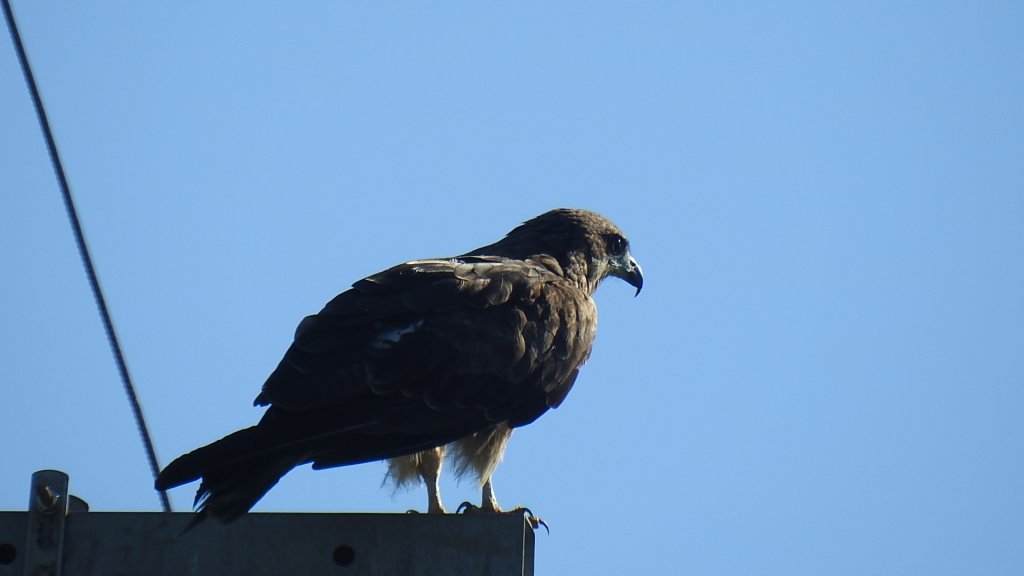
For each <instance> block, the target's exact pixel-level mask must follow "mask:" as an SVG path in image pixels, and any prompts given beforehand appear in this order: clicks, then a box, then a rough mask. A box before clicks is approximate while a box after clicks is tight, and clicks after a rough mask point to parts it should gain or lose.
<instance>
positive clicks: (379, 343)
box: [370, 320, 423, 350]
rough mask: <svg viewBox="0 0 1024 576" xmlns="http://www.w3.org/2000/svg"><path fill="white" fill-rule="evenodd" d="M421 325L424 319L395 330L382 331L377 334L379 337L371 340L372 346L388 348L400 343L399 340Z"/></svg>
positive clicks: (380, 348)
mask: <svg viewBox="0 0 1024 576" xmlns="http://www.w3.org/2000/svg"><path fill="white" fill-rule="evenodd" d="M421 326H423V320H417V321H416V322H415V323H414V324H410V325H409V326H406V327H405V328H395V329H393V330H388V331H387V332H381V333H380V334H377V337H376V338H374V339H373V341H371V342H370V347H371V348H376V349H377V350H387V349H389V348H391V347H393V346H394V345H395V344H398V341H399V340H401V339H402V336H405V335H406V334H411V333H413V332H415V331H416V330H417V329H419V328H420V327H421Z"/></svg>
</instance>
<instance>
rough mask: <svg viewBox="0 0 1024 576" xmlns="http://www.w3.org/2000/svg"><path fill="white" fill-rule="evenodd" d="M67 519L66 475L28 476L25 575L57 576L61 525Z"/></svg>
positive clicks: (46, 472)
mask: <svg viewBox="0 0 1024 576" xmlns="http://www.w3.org/2000/svg"><path fill="white" fill-rule="evenodd" d="M67 516H68V475H67V474H65V473H63V472H58V471H57V470H40V471H39V472H36V473H35V474H33V475H32V490H31V495H30V496H29V505H28V538H27V539H26V543H25V576H60V575H61V563H62V561H63V558H64V525H65V522H66V520H67Z"/></svg>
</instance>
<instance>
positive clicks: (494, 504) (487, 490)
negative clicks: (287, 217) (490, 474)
mask: <svg viewBox="0 0 1024 576" xmlns="http://www.w3.org/2000/svg"><path fill="white" fill-rule="evenodd" d="M480 510H481V511H482V512H502V511H503V510H502V509H501V506H498V499H497V498H495V497H494V485H493V484H491V479H490V478H488V479H487V481H486V482H484V485H483V488H481V489H480Z"/></svg>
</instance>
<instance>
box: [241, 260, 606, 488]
mask: <svg viewBox="0 0 1024 576" xmlns="http://www.w3.org/2000/svg"><path fill="white" fill-rule="evenodd" d="M595 324H596V318H595V309H594V306H593V302H592V300H591V299H590V298H589V297H588V296H587V295H585V294H583V293H582V292H580V291H579V290H577V289H575V288H574V287H573V286H571V285H570V284H568V283H567V282H566V281H565V280H564V279H563V278H561V277H560V276H558V275H556V274H554V273H553V272H552V271H551V270H550V269H549V268H548V267H546V266H544V265H543V263H541V262H536V261H525V262H524V261H518V260H505V259H499V258H488V257H472V258H465V259H461V260H421V261H415V262H409V263H406V264H402V265H399V266H396V267H394V268H391V269H389V270H387V271H385V272H382V273H380V274H377V275H374V276H371V277H369V278H366V279H364V280H361V281H360V282H358V283H356V284H355V285H354V286H353V288H352V289H351V290H348V291H346V292H344V293H342V294H340V295H339V296H337V297H336V298H335V299H334V300H332V301H331V302H330V303H328V304H327V306H326V307H324V309H323V310H322V311H321V312H320V313H319V314H317V315H315V316H310V317H307V318H306V319H305V320H303V321H302V323H301V324H300V325H299V328H298V330H297V332H296V336H295V342H294V343H293V344H292V346H291V348H290V349H289V350H288V352H287V353H286V354H285V357H284V359H283V360H282V361H281V363H280V365H279V366H278V367H277V369H276V370H275V371H274V372H273V374H271V376H270V378H269V379H268V380H267V382H266V384H265V385H264V388H263V391H262V393H261V394H260V395H259V396H258V397H257V399H256V401H257V403H258V404H270V405H271V409H270V411H268V415H267V416H268V417H270V418H277V419H283V420H296V421H301V424H300V427H302V428H308V427H310V426H311V422H315V423H317V425H316V426H313V427H312V428H310V434H311V436H314V437H315V436H321V435H324V434H326V436H324V437H323V441H322V442H319V441H314V442H311V443H310V444H312V445H310V446H308V448H310V454H309V457H308V459H309V460H312V461H314V463H315V466H316V467H318V468H320V467H329V466H338V465H344V464H350V463H354V462H359V461H365V460H374V459H379V458H387V457H393V456H396V455H399V454H405V453H409V452H412V451H416V450H421V449H423V448H425V447H428V446H433V445H439V444H444V443H447V442H450V441H452V440H455V439H457V438H460V437H463V436H466V435H468V434H471V433H473V432H475V431H478V430H480V429H482V428H484V427H487V426H489V425H491V424H493V423H495V422H501V421H509V422H510V423H511V424H512V425H513V426H516V425H522V424H525V423H528V422H531V421H533V420H534V419H536V418H537V417H538V416H540V415H541V414H542V413H543V412H545V411H546V410H547V409H548V408H550V407H552V406H554V405H557V404H558V403H559V402H560V401H561V399H562V398H564V396H565V394H566V393H567V392H568V388H569V387H570V386H571V385H572V381H573V380H574V379H575V373H576V370H577V369H578V367H579V366H580V365H581V364H582V363H583V362H584V361H585V360H586V358H587V355H588V354H589V351H590V346H591V344H592V342H593V337H594V331H595ZM333 430H339V431H340V430H345V432H344V433H342V434H334V433H333V432H332V431H333Z"/></svg>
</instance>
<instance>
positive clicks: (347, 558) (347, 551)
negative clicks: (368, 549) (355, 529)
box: [334, 544, 356, 566]
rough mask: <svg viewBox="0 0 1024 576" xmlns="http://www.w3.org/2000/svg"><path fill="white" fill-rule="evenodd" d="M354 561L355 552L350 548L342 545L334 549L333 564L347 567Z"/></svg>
mask: <svg viewBox="0 0 1024 576" xmlns="http://www.w3.org/2000/svg"><path fill="white" fill-rule="evenodd" d="M355 561H356V551H355V550H353V549H352V547H351V546H346V545H345V544H342V545H341V546H338V547H337V548H335V549H334V563H335V564H337V565H338V566H349V565H350V564H352V563H353V562H355Z"/></svg>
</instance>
